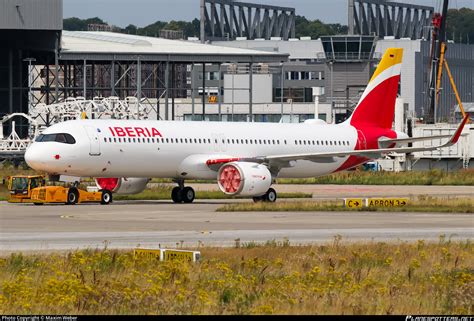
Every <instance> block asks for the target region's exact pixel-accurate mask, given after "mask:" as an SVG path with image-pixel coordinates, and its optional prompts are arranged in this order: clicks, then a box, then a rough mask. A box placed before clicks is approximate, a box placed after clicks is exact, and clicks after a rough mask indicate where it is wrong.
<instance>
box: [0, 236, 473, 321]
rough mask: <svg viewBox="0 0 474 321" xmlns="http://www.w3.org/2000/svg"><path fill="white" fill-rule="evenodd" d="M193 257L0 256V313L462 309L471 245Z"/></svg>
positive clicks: (264, 250) (263, 249)
mask: <svg viewBox="0 0 474 321" xmlns="http://www.w3.org/2000/svg"><path fill="white" fill-rule="evenodd" d="M200 250H201V253H202V257H203V258H202V261H201V263H198V264H191V263H183V262H161V263H160V262H156V261H150V260H147V259H143V258H142V259H139V260H135V259H134V258H133V255H132V254H131V252H118V251H111V250H86V251H76V252H71V253H66V254H60V253H56V254H48V255H41V254H38V255H28V256H25V255H22V254H14V255H11V256H9V257H4V258H0V314H42V313H46V314H472V313H474V306H473V302H474V270H473V266H474V247H473V245H472V244H471V243H470V242H467V241H466V242H450V241H447V240H445V239H444V237H442V238H441V239H440V242H439V243H437V244H432V243H425V242H423V241H418V243H414V244H409V243H399V244H393V243H392V244H387V243H356V244H343V243H341V240H340V237H336V238H335V240H334V242H333V243H332V244H324V245H318V246H301V247H293V246H289V243H288V242H287V241H286V242H281V243H279V242H268V244H267V245H264V246H258V245H256V244H253V243H250V244H244V245H243V246H242V247H240V248H201V249H200Z"/></svg>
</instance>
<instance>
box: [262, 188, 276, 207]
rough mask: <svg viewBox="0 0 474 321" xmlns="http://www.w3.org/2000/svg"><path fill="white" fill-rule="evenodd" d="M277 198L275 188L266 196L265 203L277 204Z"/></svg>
mask: <svg viewBox="0 0 474 321" xmlns="http://www.w3.org/2000/svg"><path fill="white" fill-rule="evenodd" d="M277 198H278V196H277V192H276V191H275V190H274V189H273V188H270V189H269V190H268V191H267V193H265V195H264V201H265V202H268V203H275V202H276V200H277Z"/></svg>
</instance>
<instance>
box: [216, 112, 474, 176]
mask: <svg viewBox="0 0 474 321" xmlns="http://www.w3.org/2000/svg"><path fill="white" fill-rule="evenodd" d="M468 119H469V116H466V117H465V118H464V119H463V120H462V122H461V123H460V124H459V126H458V128H457V129H456V131H455V132H454V134H453V135H439V136H431V137H429V138H428V137H427V138H426V139H438V138H444V137H445V136H447V137H449V138H450V139H449V140H448V141H447V142H446V143H444V144H441V145H436V146H430V147H399V148H378V149H364V150H349V151H338V152H325V153H303V154H283V155H269V156H259V157H234V158H226V159H209V160H208V161H207V165H208V166H209V167H211V168H218V167H220V166H221V165H223V164H225V163H229V162H235V161H244V162H255V163H269V164H271V163H280V164H284V163H287V162H290V161H296V160H310V161H313V162H318V163H328V162H334V161H335V158H336V157H347V156H361V157H367V158H378V157H380V156H381V155H384V154H389V153H402V154H408V153H414V152H422V151H431V150H436V149H439V148H444V147H449V146H452V145H454V144H456V143H457V142H458V140H459V137H460V136H461V133H462V131H463V129H464V126H465V125H466V123H467V121H468ZM441 136H442V137H441ZM421 140H425V137H423V139H421ZM392 142H393V140H392Z"/></svg>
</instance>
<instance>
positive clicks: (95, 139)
mask: <svg viewBox="0 0 474 321" xmlns="http://www.w3.org/2000/svg"><path fill="white" fill-rule="evenodd" d="M84 128H85V129H86V133H87V136H88V137H89V144H90V150H89V155H91V156H99V155H100V139H99V133H100V129H99V128H95V127H92V126H85V127H84Z"/></svg>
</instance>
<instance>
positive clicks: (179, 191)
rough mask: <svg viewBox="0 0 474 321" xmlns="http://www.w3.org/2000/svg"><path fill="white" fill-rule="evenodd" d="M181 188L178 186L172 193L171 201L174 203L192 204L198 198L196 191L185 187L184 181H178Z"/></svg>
mask: <svg viewBox="0 0 474 321" xmlns="http://www.w3.org/2000/svg"><path fill="white" fill-rule="evenodd" d="M177 183H178V185H179V186H176V187H175V188H173V190H172V191H171V199H172V200H173V202H174V203H186V204H189V203H192V202H193V201H194V198H195V196H196V193H195V192H194V189H193V188H192V187H189V186H186V187H185V186H184V181H177Z"/></svg>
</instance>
